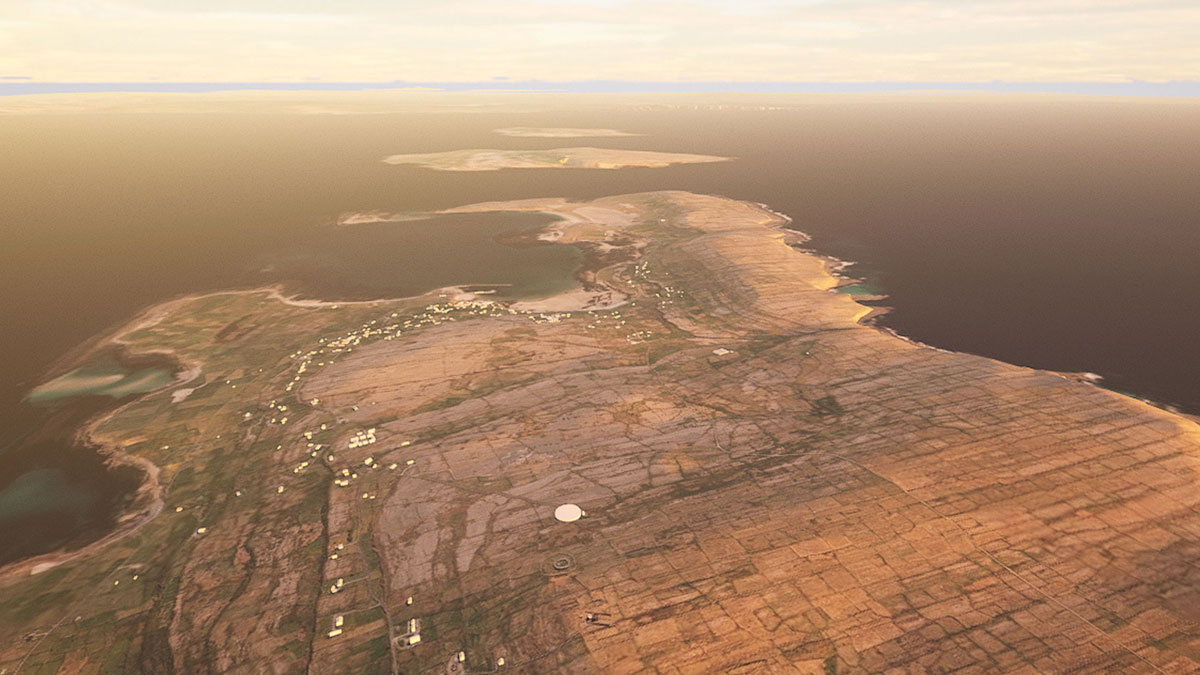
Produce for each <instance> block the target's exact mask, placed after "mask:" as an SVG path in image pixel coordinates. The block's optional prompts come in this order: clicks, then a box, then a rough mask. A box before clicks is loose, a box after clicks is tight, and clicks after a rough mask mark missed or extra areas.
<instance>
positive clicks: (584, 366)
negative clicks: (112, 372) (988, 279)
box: [0, 155, 1200, 673]
mask: <svg viewBox="0 0 1200 675" xmlns="http://www.w3.org/2000/svg"><path fill="white" fill-rule="evenodd" d="M441 157H443V158H444V157H445V156H444V155H443V156H441ZM712 159H713V160H715V159H718V158H712ZM461 161H463V160H461V158H460V159H458V160H455V161H454V162H449V163H448V165H449V166H457V165H458V164H456V163H455V162H461ZM492 168H499V167H492ZM486 211H538V212H545V213H550V214H553V215H556V216H558V217H559V218H560V220H559V221H557V222H555V223H552V224H550V225H549V226H547V227H546V228H545V229H544V231H543V232H542V235H541V236H542V238H543V240H544V241H547V242H553V244H554V245H569V246H579V247H582V248H584V249H585V251H586V252H587V260H588V263H587V265H586V266H585V269H584V270H582V271H581V275H582V277H581V282H583V286H584V288H585V290H586V291H587V293H586V297H584V296H580V297H573V298H572V299H571V300H570V301H563V302H562V303H561V304H559V305H557V306H556V308H555V309H550V308H548V307H546V306H543V307H536V306H528V305H524V306H523V305H519V304H505V303H498V302H494V301H491V300H489V299H488V297H487V296H484V295H475V294H472V293H469V292H466V291H464V290H462V289H441V290H439V291H434V292H432V293H430V294H428V295H425V296H421V297H417V298H408V299H399V300H394V301H378V302H370V303H339V304H331V303H316V302H308V303H296V302H287V301H285V299H283V298H281V297H279V296H278V294H274V293H271V292H269V291H261V292H237V293H217V294H208V295H204V296H196V297H193V298H185V299H182V300H177V301H173V302H172V303H169V304H167V305H164V306H163V307H162V308H160V310H159V311H157V312H150V313H148V314H147V315H146V317H150V319H147V318H145V317H143V319H142V320H141V321H140V322H138V323H137V324H136V325H135V328H134V329H133V330H129V331H121V335H122V338H121V339H122V342H123V343H124V344H125V345H126V346H127V347H128V348H129V349H131V350H143V351H164V350H169V351H171V352H174V353H175V354H177V355H178V357H179V358H180V360H182V361H184V362H187V363H189V364H197V365H198V367H199V368H200V369H201V374H200V375H199V376H198V378H199V379H198V380H197V379H194V380H193V381H192V382H190V383H189V384H188V387H189V388H191V392H190V394H189V395H187V396H186V397H182V398H180V397H173V396H172V395H171V391H170V388H168V389H164V390H161V391H160V392H157V393H153V394H148V395H145V396H143V397H142V398H139V399H137V400H135V401H134V402H133V403H131V404H130V405H128V406H126V407H124V408H122V409H120V410H118V411H117V412H116V413H115V414H113V415H111V416H109V417H108V418H106V419H104V420H102V421H100V422H99V423H97V424H96V425H95V426H94V427H93V428H91V429H90V430H89V431H88V433H89V436H90V438H91V439H92V440H93V441H95V442H97V443H101V444H103V445H104V446H105V447H106V448H109V451H110V452H113V453H122V454H129V455H133V456H136V457H138V458H141V459H143V460H145V461H149V462H153V464H154V465H156V466H157V467H158V468H159V475H158V477H157V479H158V482H159V483H160V484H161V485H162V486H163V492H164V494H163V499H164V500H165V508H164V509H163V510H162V512H161V513H160V514H158V515H157V516H155V517H153V518H150V519H148V520H147V521H146V522H145V523H144V524H143V525H142V526H141V528H140V529H139V530H137V531H136V532H133V533H131V534H128V535H127V536H125V537H123V538H121V539H119V540H117V541H114V542H112V543H110V544H108V545H106V546H104V547H102V548H99V549H97V550H95V551H92V552H90V553H89V555H87V556H86V557H83V558H79V559H73V560H70V561H68V562H63V563H62V564H59V565H57V566H54V567H52V568H50V569H48V570H45V568H44V567H39V566H38V563H39V561H38V560H36V559H34V560H30V561H26V562H25V563H21V564H18V565H17V566H14V567H11V568H9V569H8V570H7V573H5V574H4V575H3V576H2V577H0V672H8V673H15V672H55V671H57V670H66V671H72V672H74V671H82V672H130V671H135V670H139V669H140V670H149V671H162V670H168V669H174V670H175V671H178V672H200V671H204V672H207V671H209V670H215V671H219V672H229V673H251V672H262V671H263V670H271V671H273V672H302V671H307V672H313V673H333V672H379V671H383V672H404V673H445V672H451V666H453V668H454V669H460V668H461V669H465V670H466V671H467V672H495V671H500V672H505V671H511V672H521V673H552V672H553V673H558V672H566V673H593V672H643V671H647V672H657V671H663V672H747V673H748V672H790V671H791V670H798V671H800V672H811V673H822V672H846V671H854V672H883V671H887V670H890V669H903V670H907V671H910V672H947V671H963V672H970V671H976V672H983V671H998V670H1013V669H1022V668H1025V669H1031V670H1033V671H1039V672H1064V671H1071V670H1100V669H1107V670H1111V671H1113V672H1134V671H1167V672H1185V671H1194V670H1195V669H1197V668H1198V667H1200V613H1198V610H1197V608H1198V607H1200V593H1198V592H1197V590H1196V580H1195V571H1194V568H1195V559H1196V537H1195V532H1197V531H1200V509H1198V508H1197V507H1198V506H1200V490H1196V489H1195V480H1196V479H1195V477H1196V475H1197V472H1198V471H1200V427H1198V426H1197V425H1196V424H1195V423H1194V422H1193V421H1192V420H1190V419H1187V418H1184V417H1181V416H1178V415H1174V414H1171V413H1169V412H1166V411H1163V410H1159V409H1157V408H1154V407H1151V406H1149V405H1147V404H1144V403H1142V402H1140V401H1137V400H1134V399H1131V398H1127V397H1124V396H1120V395H1118V394H1115V393H1112V392H1109V391H1106V390H1103V389H1100V388H1097V387H1094V386H1090V385H1087V384H1082V383H1079V382H1077V381H1074V380H1073V379H1071V378H1069V377H1066V376H1063V375H1061V374H1057V373H1050V372H1044V371H1037V370H1031V369H1028V368H1021V367H1017V366H1013V365H1008V364H1004V363H1000V362H996V361H992V360H989V359H986V358H982V357H976V356H969V355H963V354H955V353H949V352H945V351H941V350H936V349H932V348H928V347H924V346H921V345H918V344H913V343H911V342H908V341H905V340H902V339H899V338H896V337H894V336H892V335H889V334H887V333H884V332H881V331H879V330H876V329H875V328H872V327H870V326H867V325H863V324H862V323H860V321H859V320H860V319H861V317H863V316H864V315H865V314H867V312H868V308H867V307H864V306H862V305H859V304H857V303H855V302H854V301H853V299H852V298H851V297H850V296H848V295H846V294H839V293H834V292H831V289H832V288H833V287H834V286H835V285H836V283H837V280H836V279H835V278H834V277H833V276H832V275H831V274H830V273H829V271H828V269H827V265H826V262H825V261H823V260H822V259H820V258H818V257H816V256H813V255H810V254H808V253H805V252H803V251H800V250H797V248H796V247H795V246H793V244H795V243H797V242H798V241H800V238H799V237H798V236H797V235H794V234H793V233H790V232H789V231H787V230H785V229H781V225H783V224H784V220H783V218H782V217H780V216H779V215H777V214H775V213H772V212H771V211H769V210H767V209H766V208H764V207H761V206H758V205H754V204H749V203H745V202H739V201H734V200H731V199H726V198H721V197H715V196H706V195H699V194H692V193H686V192H651V193H641V194H629V195H621V196H614V197H607V198H602V199H597V200H594V201H589V202H573V201H569V200H566V199H537V200H522V201H508V202H492V203H486V204H475V205H470V206H464V207H460V208H457V209H451V210H450V211H449V212H486ZM552 300H554V299H553V298H548V299H544V302H550V301H552ZM231 325H232V326H236V327H237V329H236V330H230V329H229V327H230V326H231ZM556 513H558V514H559V515H558V516H556ZM564 513H566V514H569V515H568V516H567V517H563V516H562V515H561V514H564ZM44 570H45V571H44ZM31 571H40V572H41V573H39V574H34V575H31V574H30V572H31Z"/></svg>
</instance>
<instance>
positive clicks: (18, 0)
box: [0, 0, 1200, 82]
mask: <svg viewBox="0 0 1200 675" xmlns="http://www.w3.org/2000/svg"><path fill="white" fill-rule="evenodd" d="M506 79H511V80H514V81H520V80H548V81H580V80H597V79H599V80H621V81H658V82H675V81H726V82H763V81H772V82H881V81H883V82H990V81H997V80H1000V81H1005V82H1121V81H1128V80H1144V81H1151V82H1161V81H1179V80H1182V81H1200V0H923V1H919V2H912V1H906V0H723V1H718V0H688V1H683V0H511V1H505V0H420V1H413V0H339V1H337V2H332V1H328V0H326V1H320V2H318V1H316V0H0V82H150V81H162V82H233V81H243V82H392V81H407V82H434V81H445V82H484V81H499V82H502V81H504V80H506Z"/></svg>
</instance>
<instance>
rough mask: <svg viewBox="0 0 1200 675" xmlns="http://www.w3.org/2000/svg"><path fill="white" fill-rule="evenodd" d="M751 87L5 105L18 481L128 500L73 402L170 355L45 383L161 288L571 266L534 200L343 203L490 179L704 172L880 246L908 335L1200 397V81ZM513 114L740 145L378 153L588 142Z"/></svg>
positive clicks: (539, 285) (468, 190) (5, 446)
mask: <svg viewBox="0 0 1200 675" xmlns="http://www.w3.org/2000/svg"><path fill="white" fill-rule="evenodd" d="M743 102H744V103H746V104H747V105H748V107H747V108H746V109H735V108H726V109H715V108H714V109H705V108H704V107H703V106H700V107H698V108H693V106H691V105H690V104H689V105H688V106H685V107H662V108H656V107H649V108H642V109H639V108H635V107H632V106H630V107H612V108H607V107H602V106H599V105H596V104H595V103H594V102H592V103H588V104H587V105H580V106H579V107H577V108H572V109H567V108H562V109H558V110H555V111H544V112H536V113H535V112H527V113H521V112H496V111H488V110H483V109H479V110H473V111H471V112H470V113H463V114H453V113H397V114H381V115H296V114H280V113H270V114H268V113H260V112H244V111H243V112H239V110H240V109H239V108H237V107H236V106H231V107H230V108H229V111H228V112H224V113H212V114H205V115H189V114H131V115H122V114H99V113H98V114H92V115H71V114H63V115H28V116H21V115H17V116H7V117H3V118H2V119H0V148H4V152H5V161H3V162H0V223H2V224H3V236H4V241H3V245H0V317H3V318H4V328H5V330H3V331H0V354H3V355H5V357H6V358H5V359H3V360H0V490H7V489H8V488H9V487H10V486H12V485H13V484H14V481H15V480H19V479H21V477H22V476H23V475H24V474H26V473H29V472H33V471H39V470H43V469H47V468H60V469H69V470H70V471H71V472H72V473H71V474H70V475H71V476H72V479H73V480H76V479H77V480H78V481H79V485H80V487H79V489H81V490H82V489H87V487H86V485H87V484H89V483H90V484H94V485H98V486H102V487H101V489H102V491H103V492H104V494H105V495H106V497H105V500H103V501H102V502H100V503H101V504H102V505H108V504H118V503H119V500H116V499H110V498H109V495H112V494H113V493H115V492H118V491H119V490H121V489H125V488H124V487H123V486H124V484H123V483H122V484H118V483H115V482H112V481H109V482H107V483H106V482H105V481H106V480H108V479H107V478H105V475H106V474H105V473H104V470H103V467H102V465H101V463H100V462H98V461H92V462H90V463H89V462H88V461H87V460H86V453H82V452H80V453H76V454H74V455H71V454H70V450H69V448H68V449H67V450H63V449H62V448H63V446H64V444H68V443H69V442H70V438H71V434H70V432H71V430H73V429H75V428H78V424H79V423H81V422H82V421H83V420H84V419H86V416H85V415H84V413H78V414H76V412H75V410H74V409H75V408H77V407H79V406H84V405H89V406H93V407H92V409H91V410H90V411H86V412H87V414H98V413H99V412H101V411H102V409H103V408H104V407H105V406H109V405H111V404H112V402H113V401H114V400H115V399H112V398H111V397H110V395H109V394H112V393H113V392H120V391H135V390H137V389H138V388H140V387H144V386H150V385H151V384H152V383H153V382H154V379H155V378H156V377H159V376H160V374H151V373H146V374H144V375H145V379H144V378H143V377H142V376H132V375H121V377H120V379H116V380H103V377H101V378H100V380H96V381H88V382H84V381H82V379H81V378H79V377H78V376H76V377H75V378H74V379H73V380H72V381H71V382H68V383H65V384H69V385H71V386H70V387H67V390H69V391H71V392H72V393H71V394H70V395H69V396H68V397H67V398H54V399H52V400H51V401H50V403H51V404H50V405H39V406H36V407H35V406H30V405H29V404H28V403H26V402H25V401H24V399H25V397H26V395H28V394H29V392H30V390H31V389H32V388H34V387H35V386H37V385H38V384H39V382H40V378H42V376H43V374H44V373H45V371H46V369H47V368H48V367H49V366H50V364H51V363H53V362H54V361H55V360H56V359H59V358H61V357H62V355H63V354H65V353H66V352H68V351H69V350H70V349H72V348H73V347H75V346H76V345H78V344H79V343H81V342H83V341H84V340H87V339H89V338H91V337H93V336H95V335H97V334H98V333H101V332H102V331H105V330H110V329H112V328H113V327H115V326H116V325H118V324H120V323H121V322H123V321H127V320H129V319H130V318H131V317H133V316H135V315H136V313H137V312H138V311H139V310H140V309H142V308H145V307H146V306H147V305H150V304H152V303H155V302H159V301H162V300H164V299H167V298H170V297H172V296H176V295H181V294H187V293H196V292H204V291H212V290H216V289H222V288H247V287H253V286H262V285H265V284H274V283H279V282H282V281H290V282H294V283H296V284H297V286H300V287H302V288H303V289H304V290H305V291H306V293H307V294H309V295H312V296H316V297H330V298H337V297H362V296H371V295H382V296H388V297H394V296H395V295H410V294H412V293H415V292H419V291H421V290H425V288H428V287H433V286H440V285H446V284H459V283H463V284H484V283H498V284H509V285H508V286H503V287H502V288H507V289H509V290H510V292H516V291H518V290H520V291H523V292H528V293H530V294H538V293H542V292H548V291H551V290H553V288H554V286H555V284H557V283H559V282H560V281H561V280H563V279H564V278H566V275H565V274H564V273H563V270H564V269H566V268H568V267H570V266H572V265H574V264H575V261H574V260H573V259H571V257H572V256H574V255H577V253H578V252H576V251H570V250H566V249H564V248H562V247H553V246H551V247H533V248H528V249H520V250H518V249H512V248H509V247H505V246H503V245H501V244H499V243H497V242H496V241H495V239H494V237H495V236H496V234H497V233H498V232H500V231H502V230H503V229H505V228H506V227H515V228H520V227H525V226H530V221H528V220H523V219H522V218H523V217H522V218H517V217H513V218H508V217H507V216H500V217H497V219H494V220H488V219H486V218H483V219H481V220H472V219H466V218H464V219H458V218H439V219H436V220H434V221H428V222H424V223H423V224H422V223H420V222H401V223H391V224H384V223H378V224H369V225H366V226H362V227H360V226H352V227H347V228H336V227H334V226H333V223H335V222H337V220H338V219H339V217H340V216H342V215H343V214H346V213H351V212H383V213H413V212H423V211H430V210H437V209H445V208H449V207H454V206H460V205H463V204H469V203H475V202H482V201H490V200H509V199H522V198H540V197H559V196H562V197H568V198H572V199H589V198H594V197H601V196H608V195H615V194H623V193H629V192H643V191H649V190H660V189H685V190H691V191H695V192H702V193H711V194H720V195H725V196H728V197H732V198H736V199H744V200H747V201H752V202H760V203H764V204H767V205H769V206H770V207H771V208H772V209H774V210H777V211H779V212H782V213H785V214H787V215H789V216H791V217H792V218H793V219H794V226H795V227H796V228H797V229H799V230H802V231H804V232H806V233H808V234H809V235H811V236H812V241H811V244H810V245H809V247H810V248H813V249H815V250H817V251H819V252H821V253H822V254H826V255H829V256H832V257H836V258H838V259H841V260H848V261H856V262H857V263H859V264H858V265H855V266H854V267H853V268H851V269H849V270H847V273H848V274H850V275H852V276H856V277H858V278H865V279H868V280H871V281H873V282H874V285H876V286H879V287H880V288H881V289H882V290H883V291H884V292H885V293H886V295H887V296H888V299H887V300H886V303H887V304H888V305H889V306H891V307H892V308H894V311H892V312H891V313H889V314H887V315H885V316H883V317H882V318H881V319H880V321H881V323H883V324H884V325H885V326H887V327H890V328H894V329H896V330H897V331H898V332H900V333H901V334H903V335H905V336H908V337H912V338H915V339H917V340H920V341H922V342H926V343H929V344H933V345H936V346H939V347H944V348H948V349H954V350H958V351H966V352H971V353H976V354H982V355H985V356H990V357H995V358H999V359H1002V360H1005V361H1009V362H1012V363H1018V364H1021V365H1028V366H1032V367H1038V368H1048V369H1052V370H1063V371H1091V372H1095V373H1099V374H1101V375H1102V376H1104V378H1105V383H1106V384H1107V385H1108V386H1111V387H1114V388H1117V389H1120V390H1122V391H1130V392H1135V393H1137V394H1138V395H1143V396H1148V397H1151V398H1153V399H1156V400H1160V401H1164V402H1170V403H1176V404H1178V405H1180V406H1182V407H1184V408H1186V409H1188V410H1191V411H1200V387H1198V386H1197V384H1196V383H1197V382H1200V359H1197V358H1196V356H1195V345H1196V336H1197V335H1200V294H1197V293H1191V292H1186V291H1189V290H1190V289H1196V288H1200V265H1197V264H1196V260H1197V255H1198V253H1197V252H1200V227H1197V225H1196V214H1197V213H1200V191H1197V190H1196V189H1195V186H1194V182H1195V180H1194V176H1196V175H1200V153H1196V152H1194V148H1195V147H1196V145H1197V143H1198V142H1200V116H1197V115H1196V114H1195V111H1194V109H1193V107H1191V105H1192V104H1187V103H1184V102H1181V103H1166V102H1162V103H1156V104H1155V105H1146V104H1145V103H1144V102H1133V101H1131V102H1128V103H1118V102H1097V101H1083V100H1080V101H1061V100H1053V101H1051V100H1047V101H1044V102H1041V101H1017V100H1014V99H1004V98H1003V97H997V98H987V99H982V98H981V99H972V100H970V101H965V100H964V101H952V100H949V99H944V98H942V97H920V98H909V99H897V100H895V101H892V102H890V103H888V102H884V101H881V100H866V99H864V100H861V101H859V100H849V99H847V100H845V101H841V102H839V101H834V100H827V101H821V102H819V103H818V102H816V101H815V100H805V101H790V102H787V101H784V102H780V101H775V102H774V103H781V104H784V105H785V108H786V109H774V110H756V109H753V105H754V103H755V102H754V101H749V100H747V101H743ZM512 126H572V127H607V128H618V129H622V130H626V131H631V132H635V133H640V134H643V135H642V136H637V137H629V138H612V139H587V141H586V142H580V143H579V144H587V145H596V146H603V147H621V148H632V149H643V150H659V151H667V152H686V153H701V154H714V155H723V156H730V157H736V158H737V159H736V160H735V161H730V162H723V163H714V164H697V165H685V166H677V167H670V168H664V169H626V170H620V171H587V170H532V171H496V172H480V173H453V172H438V171H428V170H424V169H419V168H415V167H404V166H391V165H387V164H384V163H382V162H381V161H380V160H381V159H382V158H383V157H385V156H387V155H390V154H402V153H426V152H439V151H445V150H454V149H462V148H500V149H549V148H554V147H562V146H564V145H568V144H575V142H571V143H564V142H563V140H562V139H535V138H512V137H504V136H500V135H498V134H495V133H493V130H494V129H498V128H503V127H512ZM413 226H415V227H413ZM405 228H407V229H405ZM871 290H877V289H875V288H872V289H871ZM851 292H854V291H851ZM109 375H111V373H110V374H109ZM101 380H103V381H101ZM72 387H73V389H72ZM95 387H99V389H94V388H95ZM103 389H107V393H105V392H104V391H101V390H103ZM85 391H92V392H94V393H101V394H103V395H102V396H99V397H97V396H84V395H81V394H82V393H83V392H85ZM64 403H69V405H63V404H64ZM67 412H70V413H71V414H69V415H68V414H65V413H67ZM59 413H64V414H62V415H58V414H59ZM55 415H58V416H57V417H55ZM64 453H65V454H64ZM92 455H94V453H92ZM56 458H57V459H56ZM35 478H37V480H36V481H34V482H33V483H30V484H34V485H42V486H44V487H45V489H46V490H47V491H49V492H51V493H53V492H55V489H51V487H50V486H52V482H47V481H49V479H48V478H47V477H45V476H42V477H40V478H38V477H37V476H35ZM39 481H40V482H39ZM21 494H24V492H21ZM68 502H69V500H68ZM68 502H64V503H68ZM106 509H107V507H106V506H101V507H96V508H83V509H78V510H76V511H74V512H71V513H69V514H64V515H61V516H60V517H55V518H45V519H42V520H39V521H37V523H36V525H30V524H29V523H28V522H27V521H22V520H19V519H18V520H12V521H5V520H4V519H3V516H2V514H0V560H3V559H4V556H5V555H6V554H9V553H12V554H13V555H16V553H13V551H14V550H15V549H13V548H12V547H11V546H10V542H11V541H14V539H12V538H11V537H9V536H8V535H10V534H13V533H15V534H18V535H22V536H24V535H25V534H36V533H39V532H41V533H45V536H44V537H42V539H41V540H38V541H35V540H33V539H30V540H29V541H28V546H27V547H26V548H24V549H22V551H29V550H36V549H38V548H39V547H42V546H43V545H46V544H47V542H57V541H61V538H62V536H63V533H64V532H65V533H67V534H72V533H74V534H78V533H80V532H84V533H87V532H93V531H94V532H97V533H100V534H102V533H103V531H104V529H105V528H106V527H107V526H108V525H109V524H110V520H111V519H110V517H109V516H110V513H111V510H106ZM10 524H11V525H12V527H11V528H10V529H8V530H5V529H4V528H5V527H6V526H8V525H10ZM56 527H60V528H61V529H60V530H54V528H56ZM6 546H8V548H7V549H6Z"/></svg>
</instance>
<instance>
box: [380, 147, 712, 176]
mask: <svg viewBox="0 0 1200 675" xmlns="http://www.w3.org/2000/svg"><path fill="white" fill-rule="evenodd" d="M728 159H729V158H728V157H716V156H714V155H691V154H686V153H678V152H652V151H648V150H617V149H613V148H557V149H554V150H451V151H448V152H431V153H425V154H407V155H392V156H390V157H387V158H385V159H384V160H383V161H384V162H386V163H388V164H414V165H416V166H420V167H424V168H426V169H434V170H435V171H498V170H500V169H551V168H561V169H624V168H629V167H648V168H658V167H664V166H670V165H672V164H704V163H708V162H724V161H727V160H728Z"/></svg>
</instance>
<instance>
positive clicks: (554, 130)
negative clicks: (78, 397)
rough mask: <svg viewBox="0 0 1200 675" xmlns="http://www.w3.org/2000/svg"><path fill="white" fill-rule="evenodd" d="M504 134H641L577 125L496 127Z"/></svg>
mask: <svg viewBox="0 0 1200 675" xmlns="http://www.w3.org/2000/svg"><path fill="white" fill-rule="evenodd" d="M496 133H498V134H502V135H504V136H517V137H520V138H602V137H603V138H614V137H618V136H640V135H641V134H632V133H629V132H628V131H618V130H616V129H580V128H575V127H506V128H504V129H496Z"/></svg>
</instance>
